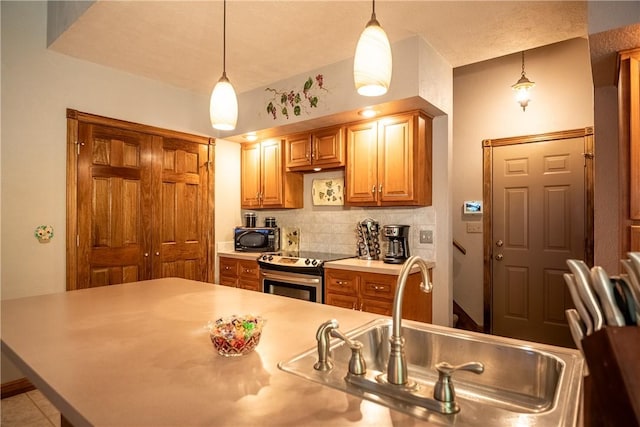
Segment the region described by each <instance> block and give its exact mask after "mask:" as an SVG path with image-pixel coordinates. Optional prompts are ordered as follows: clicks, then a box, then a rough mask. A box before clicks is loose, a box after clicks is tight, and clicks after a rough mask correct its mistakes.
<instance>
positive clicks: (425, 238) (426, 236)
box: [420, 230, 433, 243]
mask: <svg viewBox="0 0 640 427" xmlns="http://www.w3.org/2000/svg"><path fill="white" fill-rule="evenodd" d="M420 243H433V231H432V230H420Z"/></svg>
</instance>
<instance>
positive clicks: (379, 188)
mask: <svg viewBox="0 0 640 427" xmlns="http://www.w3.org/2000/svg"><path fill="white" fill-rule="evenodd" d="M378 193H382V184H380V186H379V187H378Z"/></svg>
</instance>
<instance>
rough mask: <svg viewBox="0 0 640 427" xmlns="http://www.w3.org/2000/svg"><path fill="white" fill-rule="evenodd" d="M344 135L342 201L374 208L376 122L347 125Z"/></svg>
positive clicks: (376, 162) (376, 183)
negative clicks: (345, 148)
mask: <svg viewBox="0 0 640 427" xmlns="http://www.w3.org/2000/svg"><path fill="white" fill-rule="evenodd" d="M346 133H347V166H346V171H345V177H346V183H345V187H346V188H345V189H346V196H345V199H346V201H347V203H350V204H353V205H363V206H371V205H375V204H376V203H377V200H378V178H377V176H378V169H377V168H378V166H377V164H378V150H377V138H378V136H377V134H378V127H377V122H375V121H373V122H366V123H360V124H356V125H353V126H348V127H347V130H346Z"/></svg>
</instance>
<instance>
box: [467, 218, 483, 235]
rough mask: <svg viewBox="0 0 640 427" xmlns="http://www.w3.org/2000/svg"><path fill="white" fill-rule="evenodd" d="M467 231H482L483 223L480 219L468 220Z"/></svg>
mask: <svg viewBox="0 0 640 427" xmlns="http://www.w3.org/2000/svg"><path fill="white" fill-rule="evenodd" d="M467 233H482V223H481V222H480V221H469V222H467Z"/></svg>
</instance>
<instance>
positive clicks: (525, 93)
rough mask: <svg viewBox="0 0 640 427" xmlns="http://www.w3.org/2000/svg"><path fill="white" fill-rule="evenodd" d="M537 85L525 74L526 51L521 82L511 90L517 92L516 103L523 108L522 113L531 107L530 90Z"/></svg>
mask: <svg viewBox="0 0 640 427" xmlns="http://www.w3.org/2000/svg"><path fill="white" fill-rule="evenodd" d="M535 85H536V84H535V83H534V82H532V81H531V80H529V79H528V78H527V76H526V75H525V74H524V51H522V74H521V75H520V80H518V81H517V82H516V84H514V85H513V86H511V88H512V89H513V90H515V91H516V101H518V103H519V104H520V106H521V107H522V111H524V110H525V109H526V108H527V105H529V101H530V100H531V96H530V90H531V89H532V88H533V87H534V86H535Z"/></svg>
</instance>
